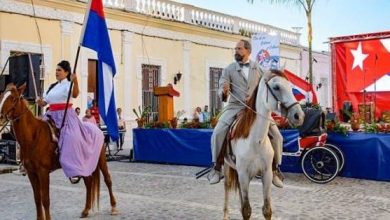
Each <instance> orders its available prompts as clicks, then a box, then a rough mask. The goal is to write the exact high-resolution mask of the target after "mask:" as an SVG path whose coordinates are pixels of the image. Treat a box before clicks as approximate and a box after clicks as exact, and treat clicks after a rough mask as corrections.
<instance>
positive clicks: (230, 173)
mask: <svg viewBox="0 0 390 220" xmlns="http://www.w3.org/2000/svg"><path fill="white" fill-rule="evenodd" d="M224 167H225V187H227V189H228V190H229V191H232V190H234V191H237V189H238V185H239V182H238V174H237V171H236V170H235V169H233V168H231V167H230V166H229V165H227V164H226V163H225V166H224Z"/></svg>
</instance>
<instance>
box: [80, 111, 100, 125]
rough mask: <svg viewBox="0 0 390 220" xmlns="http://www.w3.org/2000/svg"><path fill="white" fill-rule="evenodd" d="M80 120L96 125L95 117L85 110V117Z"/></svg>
mask: <svg viewBox="0 0 390 220" xmlns="http://www.w3.org/2000/svg"><path fill="white" fill-rule="evenodd" d="M82 120H83V121H85V122H90V123H92V124H95V125H97V123H96V120H95V117H93V115H92V114H91V110H90V109H87V110H85V115H84V117H83V119H82Z"/></svg>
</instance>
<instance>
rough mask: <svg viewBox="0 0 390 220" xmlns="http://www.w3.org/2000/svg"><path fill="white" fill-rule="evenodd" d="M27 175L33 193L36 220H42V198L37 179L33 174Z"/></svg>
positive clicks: (28, 173)
mask: <svg viewBox="0 0 390 220" xmlns="http://www.w3.org/2000/svg"><path fill="white" fill-rule="evenodd" d="M27 175H28V178H29V179H30V183H31V186H32V188H33V192H34V201H35V208H36V211H37V219H38V220H41V219H42V220H43V219H44V217H43V212H42V197H41V190H40V183H39V178H38V176H37V174H36V173H33V172H27Z"/></svg>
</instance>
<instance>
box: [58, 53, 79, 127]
mask: <svg viewBox="0 0 390 220" xmlns="http://www.w3.org/2000/svg"><path fill="white" fill-rule="evenodd" d="M80 48H81V46H80V45H79V46H78V47H77V53H76V58H75V61H74V66H73V74H76V68H77V62H78V61H79V55H80ZM72 88H73V79H72V80H71V81H70V86H69V92H68V97H67V99H66V105H65V112H64V117H63V118H62V123H61V128H60V131H61V129H62V128H63V127H64V124H65V118H66V114H67V113H68V107H69V100H70V96H71V93H72Z"/></svg>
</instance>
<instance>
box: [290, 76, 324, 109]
mask: <svg viewBox="0 0 390 220" xmlns="http://www.w3.org/2000/svg"><path fill="white" fill-rule="evenodd" d="M284 74H286V76H287V78H288V80H289V81H290V83H291V86H292V87H293V89H292V90H293V91H292V92H293V94H294V96H295V99H296V100H297V101H298V102H300V101H308V102H311V103H313V104H318V100H317V96H316V93H315V92H314V89H313V86H311V85H310V83H308V82H306V81H305V80H303V79H301V78H299V77H298V76H297V75H295V74H294V73H292V72H290V71H288V70H284Z"/></svg>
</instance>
